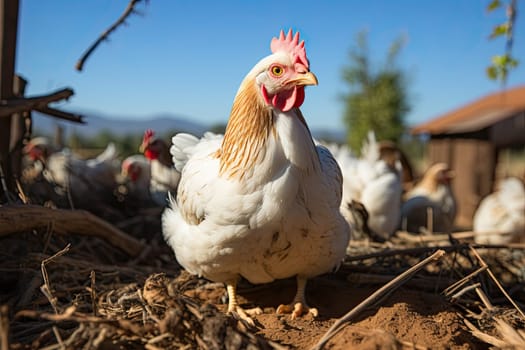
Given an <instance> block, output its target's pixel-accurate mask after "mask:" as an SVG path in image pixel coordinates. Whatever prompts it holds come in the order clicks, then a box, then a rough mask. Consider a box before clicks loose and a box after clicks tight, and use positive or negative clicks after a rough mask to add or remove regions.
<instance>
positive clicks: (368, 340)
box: [190, 275, 483, 350]
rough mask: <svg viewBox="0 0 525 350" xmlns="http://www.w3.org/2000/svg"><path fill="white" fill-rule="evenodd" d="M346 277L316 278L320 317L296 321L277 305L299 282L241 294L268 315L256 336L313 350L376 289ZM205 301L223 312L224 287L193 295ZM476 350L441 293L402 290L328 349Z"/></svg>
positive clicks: (313, 296) (310, 294)
mask: <svg viewBox="0 0 525 350" xmlns="http://www.w3.org/2000/svg"><path fill="white" fill-rule="evenodd" d="M340 277H341V276H337V275H336V276H329V275H326V276H321V277H317V278H315V279H313V280H312V281H311V282H310V284H309V286H308V289H307V300H308V302H309V304H310V305H311V306H316V307H317V308H318V310H319V316H318V317H317V318H315V319H314V318H313V317H312V316H311V315H306V316H305V317H302V318H299V319H295V320H292V319H291V318H290V316H289V315H277V314H276V313H275V310H276V306H278V305H279V304H282V303H288V302H289V301H291V300H292V298H293V296H294V293H295V281H294V280H286V281H279V282H275V283H272V284H268V285H265V286H262V287H259V288H251V289H245V291H244V292H242V293H241V295H242V296H243V298H242V299H241V301H243V302H245V303H246V304H245V305H246V306H247V307H250V306H255V305H259V306H261V307H263V309H264V314H262V315H257V316H255V317H254V318H255V321H256V324H257V327H258V329H257V331H256V334H258V335H261V336H263V337H264V338H266V339H269V340H272V341H274V342H276V343H278V344H281V345H284V346H287V347H289V348H292V349H310V348H312V347H313V346H314V345H316V344H317V342H318V341H319V340H320V339H321V337H322V336H323V335H324V334H325V333H326V331H327V330H328V328H329V327H330V326H331V325H332V324H333V323H334V322H335V320H337V319H338V318H340V317H342V316H343V315H344V314H345V313H346V312H347V311H349V310H351V309H352V308H353V307H355V306H356V305H357V304H359V303H360V302H361V301H363V300H364V299H365V298H366V297H368V296H369V295H370V294H372V293H373V292H374V291H375V289H373V288H371V287H366V286H356V285H352V283H350V282H348V281H347V280H345V279H344V278H340ZM191 294H193V296H195V297H198V299H200V300H203V301H212V302H213V303H214V304H215V305H216V306H217V307H218V308H219V309H220V310H224V309H225V307H226V305H225V304H223V303H222V301H221V299H222V298H223V297H224V295H225V290H224V289H223V288H222V287H217V286H215V287H214V288H213V289H211V290H210V289H208V290H204V291H202V290H201V291H199V292H195V293H190V295H191ZM403 347H407V348H412V347H413V348H429V349H430V348H432V349H472V348H483V345H482V343H481V342H480V341H478V340H476V339H475V338H474V337H473V336H472V335H471V333H470V332H469V331H468V329H467V328H466V327H465V326H464V325H463V322H462V320H461V317H459V315H458V312H457V311H456V310H454V307H453V306H452V305H450V303H448V302H447V301H446V300H445V299H444V298H443V297H442V296H440V295H439V294H433V293H427V292H420V291H414V290H410V289H406V288H401V289H399V290H397V291H395V292H394V293H393V294H391V295H390V296H388V297H386V298H385V299H383V300H381V305H380V306H377V307H372V308H370V309H368V310H367V311H366V312H365V313H363V314H362V315H360V316H359V317H358V319H356V320H355V321H354V322H352V323H351V324H350V325H348V326H347V327H345V328H344V329H343V330H342V331H340V332H339V333H338V334H337V335H336V336H335V337H334V338H333V339H332V340H330V341H329V342H328V343H327V345H326V347H325V348H326V349H334V350H335V349H350V348H352V349H397V348H403Z"/></svg>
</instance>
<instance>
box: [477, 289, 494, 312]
mask: <svg viewBox="0 0 525 350" xmlns="http://www.w3.org/2000/svg"><path fill="white" fill-rule="evenodd" d="M479 286H480V284H479V283H478V286H477V287H476V293H478V296H479V298H480V299H481V302H483V304H484V305H485V307H486V308H487V309H489V310H493V309H494V305H492V303H491V302H490V300H489V297H488V296H487V295H486V294H485V292H484V291H483V290H481V288H479Z"/></svg>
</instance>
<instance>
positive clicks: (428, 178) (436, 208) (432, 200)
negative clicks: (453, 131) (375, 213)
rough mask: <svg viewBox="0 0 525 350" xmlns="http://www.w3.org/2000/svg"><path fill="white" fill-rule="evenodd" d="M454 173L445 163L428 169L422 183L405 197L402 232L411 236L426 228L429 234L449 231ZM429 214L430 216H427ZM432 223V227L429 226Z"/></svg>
mask: <svg viewBox="0 0 525 350" xmlns="http://www.w3.org/2000/svg"><path fill="white" fill-rule="evenodd" d="M453 177H454V172H453V171H452V170H451V169H450V168H449V166H448V164H446V163H436V164H433V165H432V166H431V167H429V168H428V169H427V171H426V172H425V174H424V175H423V178H422V179H421V181H419V182H418V183H417V184H416V185H415V186H414V188H412V189H411V190H410V191H408V192H407V193H406V195H405V198H404V202H403V204H402V206H401V229H403V230H407V231H408V232H412V233H419V232H421V228H426V229H427V230H430V231H432V232H446V233H448V232H451V230H452V228H453V225H454V219H455V217H456V199H455V197H454V194H453V192H452V187H451V180H452V179H453ZM429 212H432V217H431V218H430V217H428V213H429ZM429 224H431V226H432V227H428V226H429Z"/></svg>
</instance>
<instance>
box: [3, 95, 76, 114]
mask: <svg viewBox="0 0 525 350" xmlns="http://www.w3.org/2000/svg"><path fill="white" fill-rule="evenodd" d="M73 94H74V92H73V90H72V89H69V88H65V89H61V90H58V91H55V92H52V93H50V94H47V95H41V96H34V97H24V98H11V99H9V100H1V101H0V117H9V116H11V115H12V114H14V113H22V112H28V111H31V110H34V109H40V108H45V107H47V105H48V104H49V103H51V102H56V101H60V100H67V99H68V98H70V97H71V96H73Z"/></svg>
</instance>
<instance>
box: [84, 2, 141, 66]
mask: <svg viewBox="0 0 525 350" xmlns="http://www.w3.org/2000/svg"><path fill="white" fill-rule="evenodd" d="M141 1H142V0H131V1H130V2H129V3H128V6H126V9H125V10H124V12H123V13H122V15H120V17H119V18H118V19H117V21H116V22H115V23H113V24H112V25H111V26H110V27H109V28H108V29H106V31H104V32H103V33H102V34H101V35H100V36H99V37H98V39H97V40H95V42H94V43H93V44H91V46H90V47H89V48H88V49H87V50H86V51H85V52H84V53H83V54H82V57H80V59H79V60H78V61H77V63H76V65H75V69H76V70H77V71H79V72H81V71H82V68H83V67H84V63H85V62H86V60H87V59H88V58H89V56H90V55H91V54H92V53H93V51H95V49H96V48H97V47H98V45H100V43H101V42H103V41H104V40H107V39H108V37H109V35H110V34H111V33H112V32H113V31H115V30H116V29H117V28H118V27H119V26H121V25H122V24H124V23H125V21H126V19H127V18H128V17H129V16H130V15H131V14H132V13H134V12H135V5H136V4H137V3H139V2H141Z"/></svg>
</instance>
